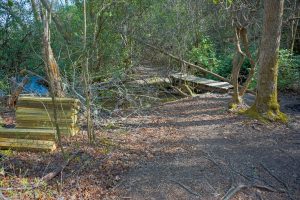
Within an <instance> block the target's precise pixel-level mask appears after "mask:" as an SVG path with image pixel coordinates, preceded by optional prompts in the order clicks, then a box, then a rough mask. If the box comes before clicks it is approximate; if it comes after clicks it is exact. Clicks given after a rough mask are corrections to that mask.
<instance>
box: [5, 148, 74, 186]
mask: <svg viewBox="0 0 300 200" xmlns="http://www.w3.org/2000/svg"><path fill="white" fill-rule="evenodd" d="M79 153H80V151H78V152H76V153H74V154H73V155H71V156H70V157H69V158H68V159H67V160H66V161H65V162H64V163H63V164H62V165H61V166H60V167H59V168H57V169H56V170H55V171H53V172H50V173H48V174H46V175H45V176H43V177H42V178H41V180H40V181H39V182H38V183H36V184H34V185H32V186H31V187H17V188H14V187H10V188H0V191H22V190H33V189H36V188H39V187H41V186H43V185H44V183H47V182H49V181H51V180H52V179H53V178H54V177H56V176H57V175H58V174H59V173H60V172H62V171H63V170H64V169H65V168H66V167H67V166H68V165H69V163H70V161H71V160H73V159H74V158H75V157H76V156H77V155H78V154H79Z"/></svg>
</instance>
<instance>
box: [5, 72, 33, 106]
mask: <svg viewBox="0 0 300 200" xmlns="http://www.w3.org/2000/svg"><path fill="white" fill-rule="evenodd" d="M28 81H29V78H28V76H25V77H24V78H23V80H22V82H21V83H20V84H19V85H18V87H17V88H16V89H15V91H14V92H13V94H12V95H11V96H10V98H9V99H8V106H9V107H10V108H14V107H15V105H16V102H17V100H18V98H19V96H20V94H21V92H22V91H23V89H24V87H25V85H26V84H27V83H28Z"/></svg>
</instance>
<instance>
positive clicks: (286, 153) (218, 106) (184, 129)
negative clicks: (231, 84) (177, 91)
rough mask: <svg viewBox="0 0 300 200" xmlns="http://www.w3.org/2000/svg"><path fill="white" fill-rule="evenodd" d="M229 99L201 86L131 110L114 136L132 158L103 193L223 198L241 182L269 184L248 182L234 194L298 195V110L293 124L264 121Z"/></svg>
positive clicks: (249, 196) (262, 196)
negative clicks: (232, 108) (237, 109)
mask: <svg viewBox="0 0 300 200" xmlns="http://www.w3.org/2000/svg"><path fill="white" fill-rule="evenodd" d="M229 99H230V97H229V96H228V95H220V94H209V93H208V94H202V95H200V96H199V97H196V98H187V99H181V100H179V101H176V102H171V103H166V104H164V105H162V106H158V107H156V108H153V109H151V110H149V111H145V112H144V113H143V114H140V115H136V116H131V117H130V118H129V119H128V121H127V122H126V123H125V124H124V125H125V126H126V127H127V128H128V129H129V130H130V131H129V133H128V134H127V135H124V136H123V137H122V138H121V139H120V138H118V139H117V140H120V141H121V144H120V146H121V151H123V152H125V158H124V159H125V160H126V159H128V161H133V162H136V163H137V164H136V166H135V167H134V168H131V169H130V170H129V172H128V173H127V174H126V175H125V176H123V177H122V178H121V182H120V183H119V184H118V185H117V186H115V187H114V188H113V189H112V190H111V193H112V194H113V196H112V197H110V198H108V199H111V198H112V199H124V198H127V199H221V197H223V196H224V195H225V193H226V192H227V191H228V190H229V189H230V188H231V187H232V186H234V187H236V186H237V185H239V184H246V185H249V186H250V185H253V184H256V185H264V186H266V187H271V188H272V189H273V190H274V191H273V192H270V191H266V190H263V189H254V188H249V189H244V190H242V191H240V192H238V193H237V194H236V195H235V198H233V199H274V200H276V199H300V198H299V197H300V171H299V168H300V148H299V145H300V130H299V129H298V127H299V116H300V113H299V112H295V111H293V112H292V113H291V114H292V115H291V116H292V122H293V124H292V126H286V125H280V124H269V125H268V124H262V123H260V122H258V121H255V120H251V119H248V118H246V117H243V116H239V115H236V114H232V113H229V112H228V111H227V110H226V108H227V104H228V101H229ZM117 137H119V136H117ZM282 191H284V192H282Z"/></svg>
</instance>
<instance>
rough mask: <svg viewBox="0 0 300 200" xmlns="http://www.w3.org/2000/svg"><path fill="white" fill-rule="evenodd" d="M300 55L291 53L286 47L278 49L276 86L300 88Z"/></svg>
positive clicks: (282, 88)
mask: <svg viewBox="0 0 300 200" xmlns="http://www.w3.org/2000/svg"><path fill="white" fill-rule="evenodd" d="M299 80H300V55H293V54H292V53H291V52H290V51H289V50H287V49H281V50H280V51H279V72H278V88H279V89H280V90H284V89H299V88H300V81H299Z"/></svg>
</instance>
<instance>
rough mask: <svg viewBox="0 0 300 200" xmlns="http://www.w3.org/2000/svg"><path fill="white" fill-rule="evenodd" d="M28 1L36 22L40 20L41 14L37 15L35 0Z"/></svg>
mask: <svg viewBox="0 0 300 200" xmlns="http://www.w3.org/2000/svg"><path fill="white" fill-rule="evenodd" d="M30 2H31V7H32V12H33V16H34V19H35V21H36V22H41V21H42V19H41V16H40V15H39V12H38V8H37V5H36V1H35V0H30Z"/></svg>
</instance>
